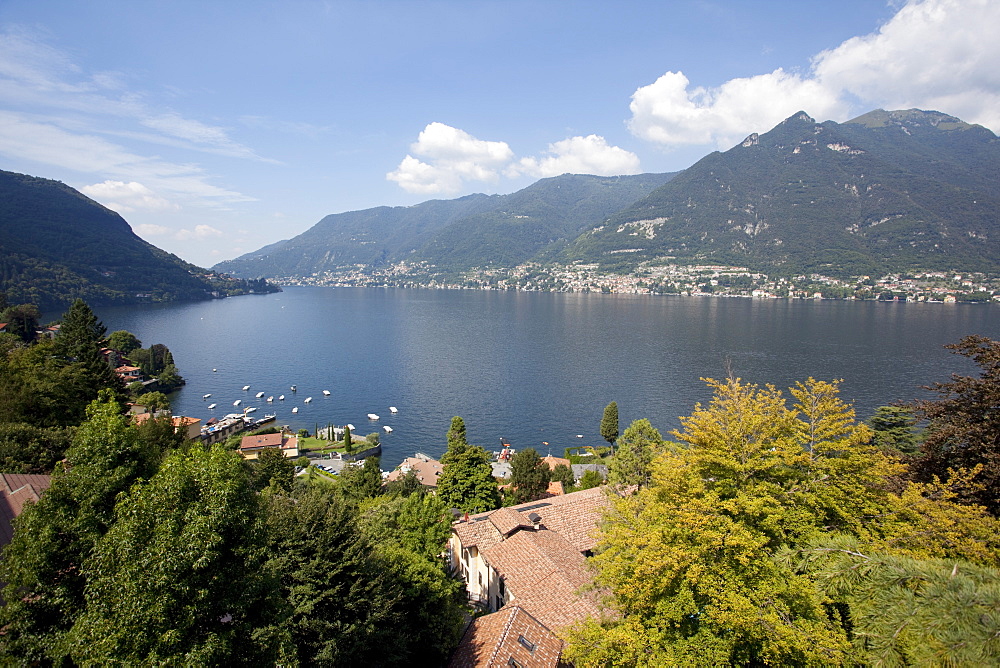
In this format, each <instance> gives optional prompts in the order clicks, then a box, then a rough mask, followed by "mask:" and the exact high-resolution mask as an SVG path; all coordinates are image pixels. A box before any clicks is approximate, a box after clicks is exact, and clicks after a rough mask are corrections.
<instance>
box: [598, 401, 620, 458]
mask: <svg viewBox="0 0 1000 668" xmlns="http://www.w3.org/2000/svg"><path fill="white" fill-rule="evenodd" d="M601 438H603V439H604V440H605V441H607V442H608V443H610V444H611V447H612V448H613V447H614V445H615V441H617V440H618V402H617V401H612V402H611V403H610V404H608V405H607V406H605V407H604V417H602V418H601Z"/></svg>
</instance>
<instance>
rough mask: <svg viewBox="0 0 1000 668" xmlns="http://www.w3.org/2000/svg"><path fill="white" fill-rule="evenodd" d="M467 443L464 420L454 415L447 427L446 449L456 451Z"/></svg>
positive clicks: (463, 447)
mask: <svg viewBox="0 0 1000 668" xmlns="http://www.w3.org/2000/svg"><path fill="white" fill-rule="evenodd" d="M468 445H469V442H468V441H467V440H466V437H465V420H463V419H462V418H460V417H458V416H457V415H456V416H455V417H453V418H452V419H451V427H449V429H448V451H449V452H452V451H454V452H455V453H458V452H460V451H462V450H463V449H465V448H466V447H467V446H468ZM442 463H444V461H443V460H442Z"/></svg>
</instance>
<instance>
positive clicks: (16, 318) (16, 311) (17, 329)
mask: <svg viewBox="0 0 1000 668" xmlns="http://www.w3.org/2000/svg"><path fill="white" fill-rule="evenodd" d="M41 317H42V314H41V313H39V311H38V307H37V306H35V305H34V304H18V305H17V306H9V307H7V308H5V309H4V310H3V312H2V313H0V322H5V323H7V331H8V332H9V333H11V334H13V335H15V336H17V337H18V338H19V339H21V341H22V342H24V343H31V342H32V341H34V340H35V332H36V331H38V319H39V318H41Z"/></svg>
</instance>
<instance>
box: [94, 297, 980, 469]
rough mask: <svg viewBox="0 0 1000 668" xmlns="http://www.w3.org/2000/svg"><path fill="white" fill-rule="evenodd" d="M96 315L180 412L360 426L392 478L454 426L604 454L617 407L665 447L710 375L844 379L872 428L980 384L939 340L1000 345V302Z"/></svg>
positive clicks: (782, 381) (448, 302) (269, 301)
mask: <svg viewBox="0 0 1000 668" xmlns="http://www.w3.org/2000/svg"><path fill="white" fill-rule="evenodd" d="M95 311H96V313H97V315H98V317H99V318H101V320H102V321H103V322H104V325H105V326H106V327H107V328H108V332H112V331H115V330H118V329H126V330H128V331H130V332H132V333H133V334H135V335H136V336H138V337H139V339H141V340H142V342H143V346H145V347H148V346H150V345H152V344H154V343H163V344H166V345H167V346H168V347H169V348H170V350H171V352H172V353H173V355H174V360H175V362H176V363H177V366H178V367H179V369H180V372H181V375H182V376H184V378H185V379H186V380H187V385H186V386H185V387H183V388H182V389H181V390H179V391H178V392H176V393H175V394H174V395H172V396H171V400H172V402H173V407H174V412H175V413H176V414H183V415H189V416H193V417H198V418H201V419H203V420H207V419H208V418H210V417H212V416H213V415H219V416H221V415H224V414H225V413H228V412H232V411H233V410H234V409H233V402H234V401H236V400H237V399H239V400H241V402H242V406H246V405H250V406H257V407H258V408H259V410H258V411H257V412H256V413H255V415H256V416H261V415H263V414H264V413H271V412H274V413H277V416H278V423H279V424H287V425H290V426H292V427H293V428H296V429H298V428H303V427H305V428H308V429H309V430H310V431H312V429H313V428H314V427H315V426H316V425H319V426H320V427H322V426H325V425H326V424H328V423H329V424H335V425H338V426H340V425H343V424H346V423H353V424H354V426H355V428H356V429H355V433H357V434H361V435H365V434H368V433H371V432H375V431H378V432H380V433H381V436H382V444H383V464H382V468H383V469H386V470H388V469H391V468H392V467H394V466H395V465H396V464H398V463H399V462H400V461H401V460H402V459H403V458H404V457H407V456H410V455H412V454H413V453H414V452H417V451H419V452H425V453H427V454H430V455H432V456H439V455H441V454H442V453H443V452H444V449H445V432H447V430H448V427H449V424H450V421H451V417H452V416H453V415H461V416H462V417H463V418H464V419H465V423H466V426H467V429H468V436H469V441H470V442H472V443H476V444H478V445H483V446H484V447H486V448H487V449H489V450H495V449H497V446H498V445H499V442H500V438H506V439H509V440H510V442H511V444H512V445H513V446H514V447H515V448H517V449H522V448H525V447H534V448H535V449H537V450H539V452H540V454H542V455H545V454H547V453H549V452H551V453H552V454H554V455H562V452H563V448H565V447H572V446H579V445H598V444H601V443H603V441H602V440H601V437H600V434H599V424H600V420H601V415H602V413H603V410H604V407H605V405H607V404H608V403H609V402H610V401H617V402H618V406H619V411H620V425H621V429H622V430H624V428H625V427H626V426H627V425H628V424H629V423H630V422H631V421H632V420H635V419H638V418H649V420H650V421H651V422H652V423H653V424H654V426H656V427H657V428H658V429H660V431H661V432H662V433H663V434H664V435H666V434H667V432H668V431H670V430H671V429H675V428H677V427H678V426H679V422H678V416H682V415H688V414H690V413H691V410H692V408H693V406H694V404H695V403H696V402H699V401H700V402H705V401H707V400H708V399H709V398H710V396H711V395H710V393H709V392H708V391H707V389H706V387H705V384H704V383H703V382H702V381H701V380H700V378H703V377H713V378H722V377H725V376H726V375H727V374H728V373H730V371H731V372H732V373H733V374H735V375H737V376H739V377H741V378H743V379H744V380H747V381H751V382H755V383H761V384H765V383H771V384H774V385H775V386H777V387H779V388H782V389H784V388H787V387H788V386H790V385H792V384H794V383H795V381H797V380H803V379H805V378H807V377H809V376H812V377H814V378H817V379H822V380H830V379H835V378H839V379H843V383H842V385H841V396H842V398H844V399H845V400H848V401H851V402H853V403H854V405H855V407H856V409H857V413H858V417H859V418H861V419H867V418H868V417H869V416H870V415H871V413H872V412H873V411H874V409H875V408H876V407H877V406H880V405H883V404H887V403H890V402H893V401H897V400H910V399H913V398H916V397H928V396H930V393H928V392H926V391H924V390H921V389H920V387H921V386H922V385H928V384H931V383H933V382H935V381H943V380H947V378H948V376H949V374H950V373H952V372H958V373H971V372H973V371H974V367H973V366H972V365H970V364H969V363H968V362H967V361H966V360H964V359H963V358H960V357H958V356H956V355H953V354H951V353H949V352H948V351H946V350H944V349H943V348H942V346H943V345H944V344H946V343H952V342H955V341H958V340H959V339H960V338H961V337H962V336H965V335H966V334H982V335H984V336H989V337H991V338H1000V306H998V305H995V304H921V303H886V302H847V301H829V300H817V301H812V300H751V299H739V298H717V297H679V296H675V297H671V296H640V295H601V294H567V293H540V292H488V291H470V290H432V289H380V288H309V287H301V288H287V289H285V291H284V292H282V293H279V294H273V295H251V296H244V297H233V298H229V299H223V300H216V301H209V302H197V303H185V304H169V305H148V306H140V307H128V308H125V307H105V308H98V309H95ZM213 369H215V370H216V371H213ZM245 385H250V389H249V390H248V391H243V390H242V388H243V386H245ZM292 385H295V386H296V387H297V391H296V392H292V391H291V389H290V388H291V386H292ZM323 390H328V391H329V392H330V395H329V396H324V395H323ZM257 392H264V397H263V398H261V399H256V398H255V395H256V393H257ZM204 394H211V395H212V397H211V398H210V399H208V400H203V399H202V395H204ZM282 394H284V395H285V401H282V402H279V401H278V396H279V395H282ZM268 396H273V397H274V402H273V403H272V404H268V403H266V397H268ZM307 397H312V401H311V402H309V403H306V402H305V399H306V398H307ZM210 403H216V404H218V406H217V408H215V409H214V410H209V409H208V405H209V404H210ZM389 406H395V407H397V408H398V411H399V412H398V413H396V414H391V413H390V412H389ZM293 407H298V408H299V411H298V413H297V414H293V413H292V412H291V409H292V408H293ZM368 413H375V414H378V415H379V417H380V419H379V420H378V421H372V420H368V419H367V417H366V415H367V414H368ZM383 425H388V426H390V427H392V429H393V431H392V433H389V434H386V433H383V430H382V426H383ZM578 435H579V436H578ZM546 444H547V445H546Z"/></svg>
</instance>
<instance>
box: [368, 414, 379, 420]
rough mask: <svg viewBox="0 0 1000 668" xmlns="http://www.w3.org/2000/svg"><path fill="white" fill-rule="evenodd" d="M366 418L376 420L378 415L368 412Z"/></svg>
mask: <svg viewBox="0 0 1000 668" xmlns="http://www.w3.org/2000/svg"><path fill="white" fill-rule="evenodd" d="M368 419H369V420H377V419H378V416H377V415H375V414H374V413H369V414H368Z"/></svg>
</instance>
